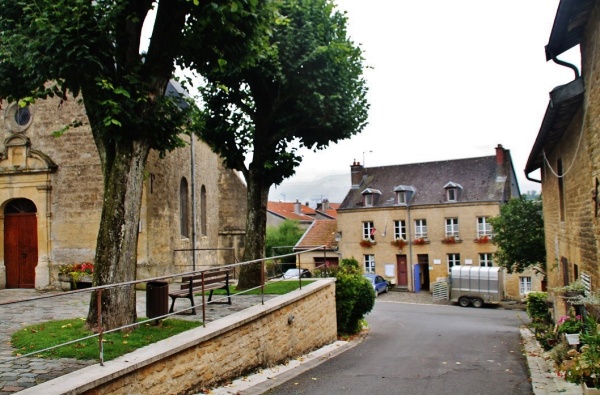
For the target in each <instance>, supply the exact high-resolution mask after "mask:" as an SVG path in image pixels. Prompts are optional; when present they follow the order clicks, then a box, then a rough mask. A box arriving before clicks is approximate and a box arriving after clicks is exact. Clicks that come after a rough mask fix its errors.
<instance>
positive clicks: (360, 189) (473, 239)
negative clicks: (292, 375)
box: [337, 145, 543, 298]
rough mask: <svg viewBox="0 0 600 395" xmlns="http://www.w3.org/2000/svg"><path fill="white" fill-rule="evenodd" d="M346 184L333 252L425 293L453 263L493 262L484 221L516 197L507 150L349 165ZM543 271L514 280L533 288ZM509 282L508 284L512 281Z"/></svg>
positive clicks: (515, 289)
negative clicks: (382, 164)
mask: <svg viewBox="0 0 600 395" xmlns="http://www.w3.org/2000/svg"><path fill="white" fill-rule="evenodd" d="M351 172H352V175H351V177H352V187H351V190H350V191H349V193H348V195H347V196H346V198H345V199H344V201H343V203H342V204H341V206H340V208H339V209H338V211H337V222H338V234H339V237H338V239H339V243H338V246H339V252H340V253H341V254H342V256H343V258H352V257H354V258H355V259H357V260H358V261H359V263H360V264H361V265H362V266H363V267H364V271H365V272H373V273H377V274H380V275H382V276H384V278H386V279H387V280H388V281H389V282H391V283H392V284H393V285H395V286H396V287H399V288H404V289H406V290H408V291H415V292H416V291H419V290H430V289H431V288H432V284H433V283H434V282H436V281H438V280H442V279H446V278H447V277H448V275H449V272H450V268H451V267H452V266H454V265H473V266H495V263H494V253H495V252H496V246H495V245H494V244H493V243H492V242H491V238H492V237H493V233H492V228H491V225H490V224H489V222H488V221H489V219H490V218H492V217H495V216H497V215H499V213H500V206H501V205H502V204H503V203H505V202H506V201H507V200H508V199H511V198H513V197H518V196H519V195H520V192H519V187H518V184H517V180H516V177H515V173H514V170H513V167H512V160H511V158H510V152H509V151H508V150H506V149H504V148H503V147H502V146H501V145H498V147H497V148H496V155H494V156H486V157H480V158H469V159H458V160H449V161H439V162H429V163H415V164H409V165H397V166H385V167H375V168H364V167H363V166H361V165H360V163H354V164H353V165H352V166H351ZM542 279H543V275H537V274H535V273H523V274H521V275H520V276H519V277H518V278H516V279H515V280H513V281H512V282H514V283H515V284H516V285H510V289H509V291H510V292H511V293H512V296H513V297H514V298H518V297H519V296H520V293H519V281H528V284H529V289H525V290H524V292H523V293H525V292H527V291H529V290H531V289H540V287H541V281H542ZM512 282H511V283H512Z"/></svg>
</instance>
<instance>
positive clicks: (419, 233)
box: [415, 219, 427, 239]
mask: <svg viewBox="0 0 600 395" xmlns="http://www.w3.org/2000/svg"><path fill="white" fill-rule="evenodd" d="M415 238H417V239H420V238H423V239H426V238H427V220H425V219H416V220H415Z"/></svg>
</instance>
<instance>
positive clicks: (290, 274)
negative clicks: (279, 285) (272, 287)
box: [281, 269, 312, 279]
mask: <svg viewBox="0 0 600 395" xmlns="http://www.w3.org/2000/svg"><path fill="white" fill-rule="evenodd" d="M311 276H312V275H311V274H310V270H308V269H288V270H287V271H286V272H285V273H283V276H281V278H283V279H288V278H298V277H302V278H310V277H311Z"/></svg>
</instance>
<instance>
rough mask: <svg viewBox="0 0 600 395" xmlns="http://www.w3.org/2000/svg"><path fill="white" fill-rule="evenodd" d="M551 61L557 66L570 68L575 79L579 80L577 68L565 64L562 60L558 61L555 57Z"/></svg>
mask: <svg viewBox="0 0 600 395" xmlns="http://www.w3.org/2000/svg"><path fill="white" fill-rule="evenodd" d="M552 61H553V62H554V63H556V64H558V65H561V66H564V67H568V68H570V69H571V70H573V72H574V73H575V79H577V78H579V69H577V66H575V65H573V64H571V63H568V62H565V61H564V60H560V59H558V58H557V57H556V56H553V57H552Z"/></svg>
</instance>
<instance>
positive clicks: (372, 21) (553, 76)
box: [271, 0, 579, 201]
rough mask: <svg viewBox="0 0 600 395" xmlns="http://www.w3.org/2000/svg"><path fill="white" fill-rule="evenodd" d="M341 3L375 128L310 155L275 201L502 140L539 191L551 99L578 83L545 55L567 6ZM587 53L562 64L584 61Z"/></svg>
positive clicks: (547, 1)
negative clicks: (370, 171)
mask: <svg viewBox="0 0 600 395" xmlns="http://www.w3.org/2000/svg"><path fill="white" fill-rule="evenodd" d="M336 4H338V7H339V9H342V10H346V11H347V12H348V18H349V21H348V25H349V29H348V31H349V35H350V36H351V38H352V40H353V41H354V42H355V43H357V44H360V46H361V47H362V49H363V52H364V57H365V65H367V66H370V67H372V69H367V70H366V71H365V76H366V80H367V85H368V87H369V94H368V100H369V102H370V104H371V109H370V112H369V121H368V122H369V124H368V126H367V127H366V128H365V130H364V131H363V132H362V133H361V134H359V135H356V136H354V137H352V138H351V139H350V140H346V141H343V142H341V143H339V144H333V145H331V146H330V147H329V148H327V149H326V150H324V151H319V152H318V153H312V152H304V159H303V162H302V164H301V165H300V167H299V168H298V169H297V171H296V176H294V177H292V178H291V179H289V180H286V181H284V182H283V183H282V184H281V185H280V186H279V187H277V188H272V190H271V200H275V199H277V200H279V199H282V198H281V197H279V196H286V200H287V201H293V200H295V199H296V196H291V195H289V194H286V190H289V188H288V187H291V186H293V185H294V184H298V183H303V182H306V181H311V180H315V179H319V178H322V177H325V176H328V175H333V174H344V175H345V176H346V177H347V180H348V183H349V180H350V173H349V171H350V165H351V164H352V162H353V160H357V161H359V162H364V163H365V165H366V166H367V167H372V166H385V165H394V164H406V163H416V162H430V161H436V160H446V159H459V158H468V157H478V156H487V155H494V153H495V151H494V147H496V146H497V145H498V144H502V145H503V146H504V147H505V148H507V149H509V150H510V152H511V156H512V159H513V164H514V166H515V171H516V173H517V177H518V179H519V185H520V188H521V192H523V193H524V192H526V191H528V190H539V188H540V187H539V184H535V183H531V182H530V181H527V180H526V179H525V175H524V172H523V169H524V168H525V164H526V162H527V158H528V157H529V152H530V150H531V148H532V146H533V143H534V141H535V138H536V136H537V133H538V131H539V129H540V125H541V122H542V119H543V116H544V113H545V111H546V107H547V105H548V100H549V96H548V93H549V92H550V91H551V90H552V89H553V88H554V87H556V86H557V85H562V84H565V83H567V82H569V81H571V80H572V79H573V78H574V75H573V71H572V70H570V69H567V68H565V67H562V66H559V65H557V64H555V63H554V62H551V61H550V62H546V57H545V53H544V46H545V45H546V44H547V43H548V39H549V37H550V31H551V28H552V24H553V22H554V16H555V14H556V9H557V7H558V0H503V1H482V0H454V1H448V0H430V1H408V0H369V1H366V0H336ZM578 51H579V48H578V47H577V48H576V49H575V50H572V51H570V53H569V54H567V55H566V56H563V57H562V58H563V59H566V60H569V61H573V62H577V65H579V52H578ZM346 192H347V191H346ZM320 193H324V192H321V191H317V190H315V191H311V195H318V194H320ZM300 198H302V197H300ZM330 200H332V199H330ZM332 201H333V200H332Z"/></svg>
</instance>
